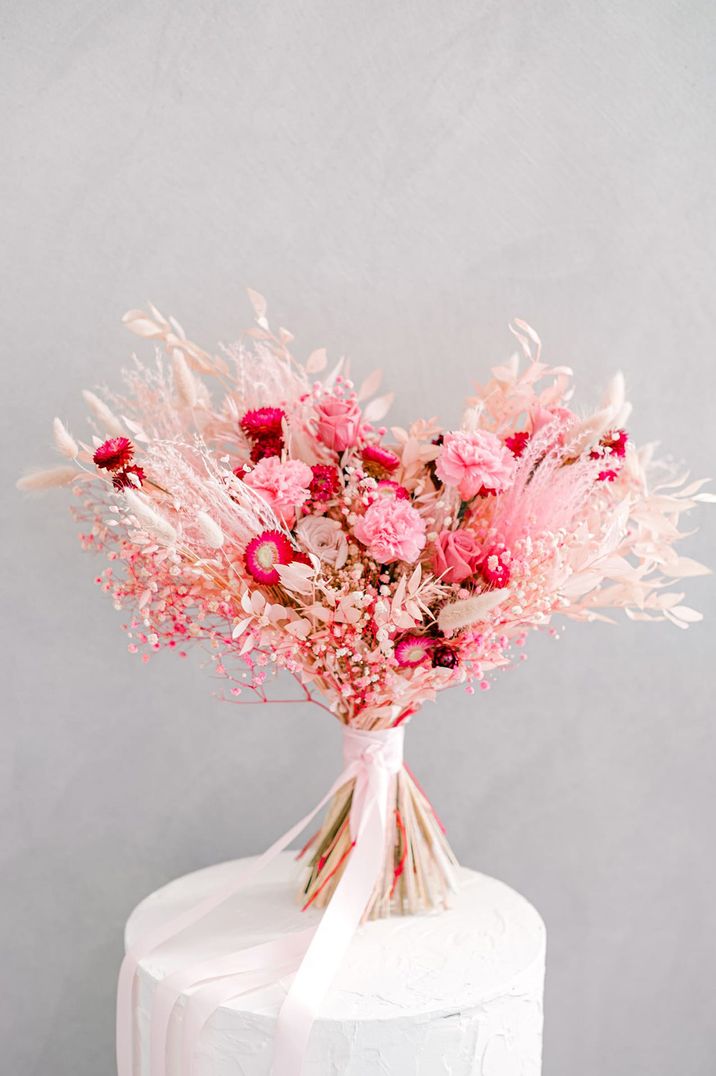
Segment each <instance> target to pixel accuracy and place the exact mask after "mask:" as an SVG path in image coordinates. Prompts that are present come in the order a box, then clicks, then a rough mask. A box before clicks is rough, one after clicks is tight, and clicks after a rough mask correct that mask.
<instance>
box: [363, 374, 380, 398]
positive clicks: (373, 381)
mask: <svg viewBox="0 0 716 1076" xmlns="http://www.w3.org/2000/svg"><path fill="white" fill-rule="evenodd" d="M382 380H383V371H382V370H373V372H372V373H370V374H368V376H367V378H366V379H365V381H364V382H363V383H362V385H361V387H360V388H359V389H358V399H359V400H368V399H370V397H371V396H373V395H374V394H375V393H376V392H377V391H378V389H379V388H380V383H381V381H382Z"/></svg>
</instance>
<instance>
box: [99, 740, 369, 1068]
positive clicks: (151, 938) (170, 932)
mask: <svg viewBox="0 0 716 1076" xmlns="http://www.w3.org/2000/svg"><path fill="white" fill-rule="evenodd" d="M359 769H360V767H359V764H358V762H354V761H351V762H349V763H348V765H347V766H346V767H345V768H344V770H343V772H342V773H341V774H340V776H339V777H338V779H337V780H336V781H334V783H333V785H332V786H331V788H330V789H329V790H328V792H327V793H326V794H325V796H323V798H322V799H321V800H320V801H319V802H318V803H317V804H316V806H315V807H314V808H313V809H312V810H311V811H309V812H308V814H306V815H304V817H303V818H302V819H301V820H300V821H299V822H297V823H296V824H295V825H294V826H292V827H291V829H289V830H288V831H287V832H286V833H284V834H283V836H282V837H279V838H278V840H277V841H274V843H273V844H272V845H271V846H270V847H269V848H267V850H266V851H265V852H264V853H263V854H262V855H260V856H257V857H256V859H254V860H253V861H252V862H251V863H249V864H248V866H247V867H246V869H245V870H243V871H242V872H241V874H240V876H239V878H237V879H234V880H233V881H232V882H231V883H228V884H227V885H225V886H222V887H221V888H220V889H219V890H217V891H216V892H215V893H211V894H210V895H209V896H208V897H205V898H204V900H202V901H200V902H199V903H198V904H196V905H194V907H192V908H188V909H186V910H185V911H183V912H181V913H179V915H176V916H174V917H173V918H172V919H170V920H168V921H167V922H164V923H162V924H161V926H159V927H157V928H156V929H155V930H153V931H150V932H149V933H148V934H146V935H145V936H144V937H143V938H140V939H139V940H138V941H137V942H136V943H135V944H134V945H132V946H131V947H130V948H129V949H128V950H127V954H126V956H125V958H124V960H123V961H122V966H121V968H120V971H119V980H118V983H117V1076H135V1073H136V1072H137V1071H138V1069H137V1067H136V1065H135V1042H134V983H135V979H136V974H137V969H138V967H139V962H140V961H141V960H143V959H144V957H145V956H147V955H148V954H149V953H151V952H152V951H153V950H154V949H157V948H158V947H159V946H160V945H163V944H164V943H165V942H167V941H169V940H170V939H171V938H173V937H176V935H177V934H181V932H182V931H184V930H187V929H188V928H189V927H191V926H193V925H194V924H195V923H198V922H199V921H200V920H201V919H203V918H204V917H205V916H207V915H209V914H210V912H212V911H214V910H215V909H216V908H218V907H219V906H220V905H222V904H223V903H224V902H225V901H227V900H229V899H230V898H231V897H233V896H234V895H235V894H236V893H237V892H239V891H240V890H241V889H242V888H243V887H244V886H245V885H246V884H247V883H248V882H249V881H251V879H252V878H254V877H255V876H256V875H257V874H259V873H260V871H262V870H263V869H264V867H266V866H268V864H269V863H270V862H271V861H272V860H273V859H275V857H276V856H277V855H279V853H280V852H283V851H284V850H285V849H286V848H287V847H288V846H289V844H291V842H292V841H293V840H295V838H296V837H298V835H299V834H300V833H302V832H303V830H304V829H305V828H306V826H307V825H308V824H309V822H311V821H312V820H313V818H314V817H315V816H316V815H317V814H318V812H319V811H320V810H321V809H322V808H323V807H325V805H326V804H327V803H328V801H329V800H330V799H331V797H332V796H334V795H335V793H336V792H337V791H338V790H339V789H340V788H342V787H343V785H345V784H346V783H347V782H348V781H350V780H351V779H352V778H354V777H357V774H358V772H359ZM195 982H196V980H194V981H193V983H192V984H190V985H193V984H194V983H195ZM186 988H187V987H184V988H183V989H186ZM178 996H179V994H177V993H176V991H175V996H174V1000H175V1001H176V999H177V998H178ZM165 1004H168V999H167V1001H166V1002H165ZM172 1008H173V1005H172ZM170 1014H171V1010H170ZM152 1025H153V1021H152ZM165 1038H166V1036H165ZM165 1054H166V1044H165V1049H164V1052H163V1057H164V1056H165ZM165 1072H166V1064H165V1061H164V1060H162V1062H160V1064H159V1067H158V1068H157V1069H156V1071H155V1069H154V1068H152V1073H151V1076H164V1074H165Z"/></svg>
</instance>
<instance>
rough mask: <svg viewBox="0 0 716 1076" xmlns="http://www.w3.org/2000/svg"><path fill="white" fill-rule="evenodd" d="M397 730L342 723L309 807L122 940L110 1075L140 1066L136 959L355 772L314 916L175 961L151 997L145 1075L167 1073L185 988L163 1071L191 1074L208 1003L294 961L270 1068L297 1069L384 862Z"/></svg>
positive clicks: (289, 835) (275, 974)
mask: <svg viewBox="0 0 716 1076" xmlns="http://www.w3.org/2000/svg"><path fill="white" fill-rule="evenodd" d="M403 739H404V727H403V726H399V727H398V728H389V729H380V730H375V731H365V730H362V729H354V728H350V727H346V728H345V729H344V733H343V753H344V768H343V771H342V773H341V774H340V776H339V777H338V778H337V780H336V781H335V782H334V784H333V786H332V787H331V788H330V789H329V791H328V792H327V793H326V795H325V796H324V797H323V798H322V799H321V800H320V802H319V803H317V804H316V806H315V807H314V808H313V810H312V811H310V812H309V813H308V814H307V815H305V816H304V817H303V818H302V819H301V820H300V821H299V822H297V823H296V825H295V826H292V827H291V829H289V830H288V831H287V832H286V833H284V834H283V836H282V837H279V839H278V840H277V841H275V842H274V844H272V845H271V847H270V848H268V849H267V850H266V851H265V852H264V853H263V855H260V856H258V857H257V858H256V859H255V860H253V861H252V862H251V863H250V864H249V865H248V866H247V868H246V870H245V871H244V872H243V873H242V875H241V877H240V878H239V879H238V880H234V881H233V882H232V883H231V884H230V885H227V886H225V887H223V888H222V889H220V890H218V891H217V892H215V893H212V894H210V895H209V896H208V897H206V898H205V899H204V900H202V901H200V902H199V903H198V904H196V905H195V906H194V907H193V908H189V909H187V910H185V911H184V912H182V913H180V914H179V915H177V916H175V917H174V918H173V919H171V920H170V921H168V922H166V923H163V924H162V925H161V926H160V927H158V928H157V929H156V930H154V931H151V932H150V933H148V934H147V935H146V936H145V937H143V938H140V939H138V941H137V942H136V943H134V944H133V945H132V946H131V947H130V948H129V949H128V951H127V954H126V956H125V958H124V961H123V963H122V967H121V970H120V974H119V983H118V988H117V1072H118V1076H139V1067H138V1059H137V1057H136V1043H135V1037H134V1004H133V995H134V984H135V979H136V973H137V969H138V967H139V963H140V961H141V960H142V959H143V958H144V957H145V956H147V955H148V954H149V953H151V952H152V951H153V950H154V949H156V948H158V947H159V946H160V945H162V944H164V943H165V942H167V941H169V940H170V939H171V938H173V937H175V936H176V935H177V934H180V933H181V932H182V931H183V930H186V929H187V928H188V927H190V926H192V925H193V924H194V923H198V922H199V921H200V920H201V919H203V918H204V917H205V916H206V915H208V914H209V913H210V912H212V911H213V910H214V909H215V908H218V907H219V906H220V905H221V904H223V903H224V902H225V901H226V900H228V899H229V898H230V897H232V896H234V894H236V893H238V892H239V891H240V890H241V889H242V887H243V886H244V885H246V883H247V882H248V881H249V880H250V879H252V878H254V877H255V876H256V875H257V874H258V873H259V872H260V871H261V870H262V869H263V868H264V867H265V866H267V864H268V863H270V862H271V860H272V859H274V858H275V856H277V855H278V854H279V853H280V852H282V851H284V850H285V849H286V848H287V847H288V846H289V844H290V843H291V842H292V841H293V840H294V839H295V838H296V837H298V835H299V834H300V833H301V832H302V831H303V830H304V829H305V828H306V826H307V825H308V824H309V822H310V821H311V820H312V819H313V818H314V817H315V816H316V814H317V813H318V812H319V811H320V810H321V808H322V807H324V806H325V804H326V803H327V802H328V801H329V800H330V799H331V798H332V797H333V796H334V795H335V793H336V792H337V791H338V790H339V789H340V788H342V787H343V786H344V785H345V784H346V783H347V782H349V781H355V787H354V790H353V797H352V803H351V809H350V820H349V825H350V835H351V842H352V844H351V854H350V856H349V857H348V860H347V863H346V866H345V869H344V871H343V874H342V875H341V878H340V880H339V882H338V884H337V886H336V889H335V892H334V893H333V896H332V898H331V901H330V903H329V904H328V906H327V907H326V909H325V911H324V913H323V916H322V918H321V920H320V922H319V923H318V925H317V926H316V927H314V928H311V929H308V930H305V931H298V932H295V933H293V934H289V935H287V936H284V937H280V938H277V939H275V940H274V941H270V942H264V943H261V944H259V945H255V946H251V947H250V948H246V949H242V950H237V951H235V952H232V953H227V954H226V955H224V956H221V957H215V958H213V959H209V960H205V961H200V962H197V963H194V964H192V965H190V966H187V967H184V968H181V969H180V970H179V971H177V972H175V973H173V974H172V975H169V976H167V977H166V978H165V979H163V980H162V982H161V983H160V984H159V986H158V988H157V989H156V991H155V995H154V997H153V999H152V1009H151V1020H150V1036H151V1042H150V1057H151V1063H150V1074H149V1076H169V1073H168V1071H167V1045H168V1032H169V1023H170V1020H171V1016H172V1012H173V1010H174V1006H175V1004H176V1002H177V1001H178V999H179V997H180V996H181V995H182V994H183V993H184V992H185V991H187V990H190V989H191V990H192V991H193V992H192V994H191V995H190V997H189V998H188V999H187V1002H186V1006H185V1011H184V1021H183V1029H182V1040H181V1049H180V1055H179V1072H177V1073H174V1072H173V1073H171V1076H192V1074H193V1065H194V1055H195V1052H196V1046H197V1043H198V1039H199V1036H200V1035H201V1032H202V1029H203V1028H204V1026H205V1025H206V1023H207V1022H208V1020H209V1019H210V1018H211V1015H212V1014H213V1012H214V1011H215V1010H216V1009H217V1008H218V1007H219V1006H220V1005H222V1004H223V1003H225V1002H227V1001H229V1000H231V999H232V998H235V997H239V996H240V995H241V994H244V993H247V992H249V991H251V990H255V989H257V988H259V987H261V986H265V985H267V984H269V983H271V982H275V981H276V980H278V979H280V978H281V977H283V976H284V975H287V974H290V973H291V972H293V971H295V975H294V978H293V982H292V983H291V986H290V988H289V990H288V993H287V996H286V998H285V1001H284V1003H283V1005H282V1007H281V1010H280V1012H279V1015H278V1020H277V1024H276V1035H275V1041H274V1059H273V1067H272V1074H273V1076H299V1074H300V1072H301V1070H302V1066H303V1060H304V1058H305V1055H306V1050H307V1046H308V1039H309V1035H310V1032H311V1027H312V1025H313V1022H314V1020H315V1018H316V1015H317V1013H318V1009H319V1007H320V1004H321V1001H322V1000H323V998H324V996H325V994H326V993H327V991H328V989H329V987H330V985H331V982H332V981H333V979H334V977H335V975H336V973H337V971H338V969H339V967H340V965H341V962H342V960H343V958H344V956H345V953H346V951H347V949H348V947H349V945H350V943H351V939H352V937H353V935H354V933H355V931H356V929H357V927H358V925H359V924H360V921H361V918H362V917H363V915H364V913H365V911H366V908H367V906H368V903H369V901H370V898H371V895H372V893H373V890H374V887H375V885H376V882H377V881H378V878H379V876H380V874H381V870H382V868H383V864H384V860H385V845H386V841H387V839H388V818H389V813H390V793H391V783H392V782H393V780H394V779H395V777H396V776H397V774H398V773H399V772H400V769H401V767H402V764H403ZM142 1076H147V1074H142Z"/></svg>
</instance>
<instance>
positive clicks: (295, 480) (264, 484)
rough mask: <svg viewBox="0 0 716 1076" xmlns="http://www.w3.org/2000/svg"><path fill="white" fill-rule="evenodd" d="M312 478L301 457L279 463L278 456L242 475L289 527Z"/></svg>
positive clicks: (266, 460)
mask: <svg viewBox="0 0 716 1076" xmlns="http://www.w3.org/2000/svg"><path fill="white" fill-rule="evenodd" d="M312 478H313V475H312V473H311V468H310V467H309V466H308V464H306V463H302V462H301V460H286V461H285V462H282V461H281V460H280V459H279V458H278V456H268V457H266V458H265V459H262V460H259V462H258V463H257V464H256V466H255V467H254V468H253V470H252V471H249V472H248V474H247V475H245V476H244V482H245V483H246V485H247V486H251V488H252V489H254V490H256V492H257V493H259V494H260V495H261V496H262V497H263V499H264V500H265V501H266V502H267V503H268V504H269V505H270V507H271V508H273V510H274V512H275V513H276V515H277V516H279V518H280V519H282V520H283V522H284V523H286V524H288V525H289V526H290V525H292V524H293V521H294V519H295V518H296V511H295V510H296V508H298V507H300V506H301V505H302V504H304V503H305V502H306V501H307V500H308V497H309V487H310V485H311V479H312Z"/></svg>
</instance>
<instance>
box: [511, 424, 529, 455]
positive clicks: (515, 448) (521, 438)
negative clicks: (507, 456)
mask: <svg viewBox="0 0 716 1076" xmlns="http://www.w3.org/2000/svg"><path fill="white" fill-rule="evenodd" d="M529 439H530V435H529V434H528V432H527V430H518V431H517V432H516V433H513V434H511V435H510V436H509V437H506V438H505V445H506V446H507V448H509V450H510V452H511V453H512V455H513V456H517V457H519V456H521V455H522V454H523V453H524V451H525V449H526V448H527V442H528V441H529Z"/></svg>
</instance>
